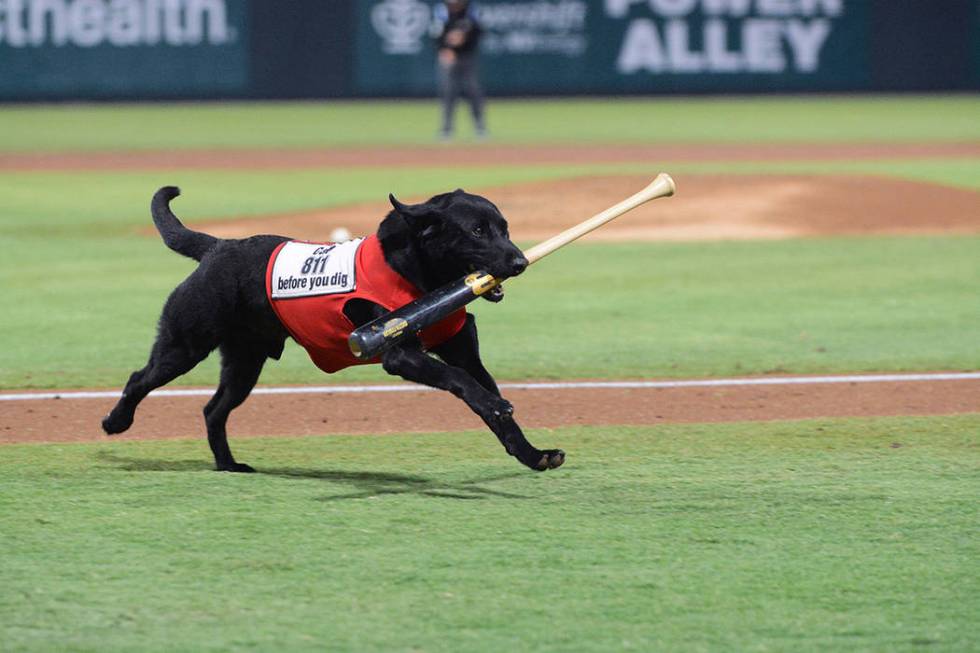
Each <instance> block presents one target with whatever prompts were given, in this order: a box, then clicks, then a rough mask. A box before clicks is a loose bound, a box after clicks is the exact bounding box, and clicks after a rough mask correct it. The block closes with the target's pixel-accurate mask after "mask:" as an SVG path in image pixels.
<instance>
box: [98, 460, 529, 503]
mask: <svg viewBox="0 0 980 653" xmlns="http://www.w3.org/2000/svg"><path fill="white" fill-rule="evenodd" d="M97 455H98V458H99V459H100V460H102V461H103V462H106V463H109V464H111V465H114V466H115V467H116V468H117V469H119V470H123V471H127V472H201V471H211V470H213V469H214V467H213V466H212V465H211V464H210V463H206V462H203V461H197V460H155V459H151V458H129V457H126V456H120V455H118V454H115V453H110V452H107V451H100V452H99V453H98V454H97ZM257 472H258V474H259V475H260V476H277V477H279V478H287V479H315V480H321V481H327V482H330V483H339V484H344V485H350V486H353V488H354V491H353V492H347V493H344V494H335V495H329V496H325V497H319V498H318V499H317V500H318V501H341V500H345V499H367V498H370V497H378V496H382V495H386V494H417V495H422V496H429V497H437V498H440V499H461V500H467V501H472V500H475V499H485V498H487V497H499V498H505V499H527V498H529V497H526V496H523V495H520V494H513V493H511V492H502V491H500V490H492V489H489V488H485V487H481V485H482V484H484V483H490V482H493V481H502V480H506V479H509V478H517V477H519V476H526V475H527V474H530V473H532V472H522V471H515V472H510V473H507V474H498V475H496V476H485V477H481V478H474V479H471V480H462V481H453V482H449V481H444V480H439V479H432V478H427V477H425V476H416V475H410V474H394V473H391V472H366V471H365V472H360V471H350V470H334V469H306V468H300V467H272V468H266V469H259V470H257Z"/></svg>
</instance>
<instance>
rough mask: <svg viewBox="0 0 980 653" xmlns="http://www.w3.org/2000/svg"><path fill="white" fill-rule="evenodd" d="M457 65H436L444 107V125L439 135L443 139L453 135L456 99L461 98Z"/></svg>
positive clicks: (440, 95)
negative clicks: (457, 78)
mask: <svg viewBox="0 0 980 653" xmlns="http://www.w3.org/2000/svg"><path fill="white" fill-rule="evenodd" d="M455 68H456V65H455V64H448V65H447V64H443V63H438V64H436V75H437V76H438V82H439V100H440V103H441V105H442V125H441V127H440V131H439V134H440V136H441V137H442V138H449V137H451V136H452V135H453V116H454V114H455V113H456V98H457V97H458V96H459V83H458V82H457V80H456V74H455V70H454V69H455Z"/></svg>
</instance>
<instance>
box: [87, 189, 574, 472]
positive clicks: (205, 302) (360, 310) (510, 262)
mask: <svg viewBox="0 0 980 653" xmlns="http://www.w3.org/2000/svg"><path fill="white" fill-rule="evenodd" d="M179 194H180V191H179V190H178V189H177V188H174V187H166V188H161V189H160V190H159V191H157V193H156V195H154V197H153V201H152V203H151V212H152V215H153V222H154V223H155V224H156V227H157V229H158V230H159V232H160V235H161V236H162V237H163V241H164V243H166V245H167V246H168V247H170V248H171V249H173V250H174V251H176V252H178V253H180V254H183V255H184V256H188V257H190V258H192V259H195V260H197V261H200V265H199V266H198V267H197V269H196V270H194V272H192V273H191V274H190V276H189V277H187V279H185V280H184V281H183V282H182V283H181V284H180V285H179V286H177V288H176V289H174V291H173V292H172V293H171V295H170V297H169V298H168V299H167V302H166V304H165V305H164V307H163V313H162V315H161V317H160V322H159V327H158V334H157V338H156V342H155V343H154V344H153V348H152V351H151V353H150V360H149V362H148V363H147V365H146V367H144V368H143V369H141V370H139V371H137V372H134V373H133V374H132V376H131V377H130V378H129V381H128V383H127V384H126V387H125V389H124V390H123V393H122V397H121V398H120V399H119V402H118V403H117V404H116V406H115V407H114V408H113V409H112V411H111V412H110V413H109V414H108V415H107V416H106V417H105V418H104V419H103V420H102V428H103V429H104V430H105V432H106V433H107V434H110V435H112V434H115V433H122V432H123V431H125V430H126V429H128V428H129V427H130V425H131V424H132V423H133V416H134V413H135V411H136V407H137V405H138V404H139V403H140V401H142V400H143V398H144V397H146V395H147V394H149V392H150V391H152V390H153V389H154V388H158V387H160V386H162V385H164V384H166V383H169V382H170V381H172V380H173V379H175V378H177V377H178V376H180V375H181V374H184V373H186V372H188V371H189V370H190V369H191V368H193V367H194V366H195V365H197V364H198V363H200V362H201V361H202V360H204V359H205V358H206V357H207V356H208V354H210V353H211V352H212V351H213V350H214V349H215V348H218V349H219V350H220V351H221V381H220V384H219V386H218V389H217V392H216V393H215V394H214V396H213V397H212V398H211V400H210V401H208V403H207V405H206V406H205V407H204V420H205V423H206V425H207V432H208V443H209V444H210V445H211V451H212V452H213V453H214V459H215V463H216V465H217V469H218V470H219V471H233V472H252V471H254V470H253V469H252V467H250V466H248V465H245V464H243V463H239V462H236V461H235V459H234V457H233V456H232V454H231V449H229V447H228V439H227V434H226V432H225V424H226V422H227V420H228V415H229V414H230V413H231V411H232V410H233V409H235V408H236V407H237V406H239V405H240V404H241V403H242V402H243V401H244V400H245V399H246V397H248V395H249V393H250V392H251V391H252V388H253V387H254V386H255V383H256V381H257V380H258V378H259V374H260V372H261V371H262V366H263V365H264V364H265V361H266V359H267V358H273V359H276V360H278V359H279V357H280V356H281V355H282V351H283V347H284V345H285V341H286V338H288V337H290V332H289V331H287V329H286V328H285V326H284V324H283V323H282V321H281V320H280V319H279V317H278V316H277V313H276V311H275V310H273V306H272V302H271V301H270V299H269V295H268V294H267V289H266V273H267V265H268V263H269V260H270V257H271V256H272V255H273V253H274V252H276V251H278V250H277V248H279V247H280V246H282V244H283V243H286V242H287V241H290V239H288V238H284V237H282V236H266V235H263V236H252V237H250V238H245V239H241V240H224V239H218V238H215V237H213V236H210V235H207V234H204V233H200V232H196V231H192V230H190V229H187V228H186V227H185V226H184V225H183V224H181V222H180V220H178V219H177V217H176V216H175V215H174V214H173V213H172V212H171V210H170V206H169V203H170V200H172V199H173V198H175V197H177V196H178V195H179ZM389 199H390V200H391V203H392V206H393V207H394V210H392V211H391V212H389V213H388V215H387V217H385V219H384V220H383V221H382V222H381V225H380V226H379V228H378V232H377V243H379V244H380V251H381V252H382V253H383V261H384V264H386V265H387V266H389V267H390V269H391V270H393V271H394V272H395V273H397V275H398V276H399V277H400V278H402V279H404V280H405V281H407V282H408V283H410V284H411V286H408V287H413V286H414V289H416V292H417V294H419V295H420V294H424V293H426V292H429V291H431V290H434V289H436V288H438V287H440V286H442V285H444V284H446V283H448V282H450V281H455V280H457V279H459V278H460V277H461V276H463V275H465V274H466V273H468V272H471V271H473V270H483V271H486V272H488V273H490V274H491V275H493V276H494V277H496V278H501V279H502V278H506V277H512V276H516V275H518V274H520V273H521V272H523V271H524V268H525V267H527V259H525V258H524V255H523V253H522V252H521V250H520V249H518V248H517V247H516V246H515V245H514V244H513V243H512V242H511V241H510V238H509V234H508V232H507V221H506V220H505V219H504V217H503V216H502V215H501V214H500V211H499V210H498V209H497V207H496V206H494V205H493V204H492V203H491V202H489V201H488V200H486V199H485V198H483V197H479V196H477V195H470V194H468V193H465V192H463V191H462V190H456V191H454V192H452V193H445V194H442V195H436V196H435V197H433V198H431V199H430V200H429V201H428V202H424V203H422V204H416V205H405V204H402V203H400V202H399V201H398V200H396V199H395V198H394V197H393V196H389ZM389 272H390V271H389ZM501 297H502V294H501V293H499V292H498V293H494V294H493V295H492V296H490V297H488V299H490V300H491V301H499V300H500V299H501ZM388 310H389V309H387V308H385V307H383V306H381V305H379V304H376V303H374V302H371V301H366V300H364V299H359V298H355V299H351V300H349V301H346V302H345V303H344V304H343V315H344V316H345V317H346V318H347V320H349V324H353V325H354V326H355V327H356V326H360V325H362V324H365V323H367V322H369V321H371V320H373V319H375V318H377V317H380V316H382V315H384V314H385V313H387V312H388ZM348 332H349V329H348ZM431 352H432V353H434V354H435V355H436V356H438V357H439V359H441V361H440V360H437V359H436V358H435V357H433V356H431V355H430V354H429V353H427V351H426V348H425V347H424V346H423V344H422V342H421V341H420V340H419V339H418V338H407V339H406V340H405V341H404V342H403V343H400V344H399V345H397V346H395V347H394V348H392V349H390V350H388V351H387V352H385V353H384V354H383V355H382V357H381V361H380V362H381V364H382V365H383V366H384V369H385V371H386V372H388V373H389V374H393V375H397V376H401V377H402V378H404V379H407V380H409V381H414V382H417V383H422V384H425V385H428V386H432V387H435V388H440V389H443V390H448V391H449V392H451V393H453V394H454V395H456V396H457V397H459V398H460V399H462V400H463V401H465V402H466V404H467V405H468V406H469V407H470V408H471V409H472V410H473V412H475V413H476V414H477V415H479V416H480V418H482V419H483V421H484V422H485V423H486V425H487V426H488V427H489V428H490V430H492V431H493V433H494V434H495V435H496V436H497V438H498V439H499V440H500V442H501V443H502V444H503V445H504V448H505V449H506V450H507V453H509V454H510V455H512V456H515V457H516V458H517V459H518V460H519V461H520V462H521V463H523V464H524V465H527V466H528V467H530V468H531V469H535V470H546V469H552V468H555V467H559V466H560V465H561V464H562V463H563V462H564V460H565V454H564V452H563V451H561V450H559V449H547V450H540V449H536V448H535V447H534V446H532V445H531V444H530V443H529V442H528V441H527V439H526V438H525V437H524V434H523V432H522V431H521V428H520V427H519V426H518V425H517V423H516V422H515V421H514V418H513V416H512V413H513V408H512V406H511V404H510V403H509V402H508V401H506V400H505V399H503V398H502V397H501V396H500V391H499V390H498V389H497V384H496V383H495V382H494V380H493V377H491V376H490V373H489V372H487V370H486V368H484V366H483V363H482V362H481V361H480V353H479V346H478V340H477V332H476V324H475V321H474V318H473V316H472V315H469V314H467V315H466V316H465V323H463V324H462V326H461V328H460V329H459V330H458V332H456V333H455V335H452V336H451V337H449V338H448V339H447V340H445V341H444V342H442V343H441V344H438V345H435V346H433V347H431ZM318 364H319V363H318ZM321 367H322V366H321Z"/></svg>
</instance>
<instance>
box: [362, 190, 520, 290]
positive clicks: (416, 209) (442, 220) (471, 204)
mask: <svg viewBox="0 0 980 653" xmlns="http://www.w3.org/2000/svg"><path fill="white" fill-rule="evenodd" d="M389 199H390V200H391V205H392V207H393V210H392V211H391V212H390V213H389V214H388V217H386V218H385V219H384V221H383V222H382V223H381V227H380V228H379V229H378V237H379V238H380V239H381V247H382V249H383V250H384V253H385V259H386V260H387V261H388V264H389V265H391V266H392V267H393V268H394V269H395V270H396V271H398V272H399V273H400V274H401V275H402V276H404V277H405V278H407V279H408V280H409V281H411V282H412V283H414V284H415V285H416V286H418V287H419V288H421V289H422V290H425V291H430V290H434V289H435V288H438V287H439V286H442V285H444V284H446V283H449V282H450V281H456V280H457V279H459V278H460V277H462V276H464V275H466V274H468V273H470V272H474V271H476V270H482V271H484V272H488V273H489V274H491V275H493V276H494V277H496V278H498V279H506V278H507V277H514V276H517V275H519V274H520V273H521V272H523V271H524V268H526V267H527V259H526V258H524V253H523V252H522V251H521V250H520V249H519V248H518V247H517V246H516V245H515V244H514V243H512V242H511V241H510V234H509V232H508V231H507V220H505V219H504V216H503V215H501V213H500V210H499V209H498V208H497V207H496V206H494V205H493V203H492V202H490V201H489V200H488V199H486V198H484V197H480V196H479V195H471V194H470V193H466V192H464V191H463V190H462V189H457V190H455V191H453V192H451V193H443V194H441V195H436V196H435V197H432V198H431V199H429V200H428V201H427V202H422V203H421V204H403V203H401V202H399V201H398V200H397V199H395V196H394V195H389ZM484 297H486V298H487V299H490V300H491V301H494V300H499V299H500V298H501V297H502V292H494V293H488V294H487V295H484Z"/></svg>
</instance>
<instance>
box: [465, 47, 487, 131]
mask: <svg viewBox="0 0 980 653" xmlns="http://www.w3.org/2000/svg"><path fill="white" fill-rule="evenodd" d="M458 65H459V66H460V68H461V71H460V78H461V80H460V81H461V86H462V89H463V92H464V93H465V94H466V98H467V99H468V100H469V103H470V113H472V114H473V125H474V126H475V127H476V134H477V136H486V134H487V124H486V117H485V111H484V99H483V89H482V88H481V87H480V74H479V72H480V71H479V67H478V65H477V61H476V57H467V58H466V59H465V60H461V61H460V62H459V64H458Z"/></svg>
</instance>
